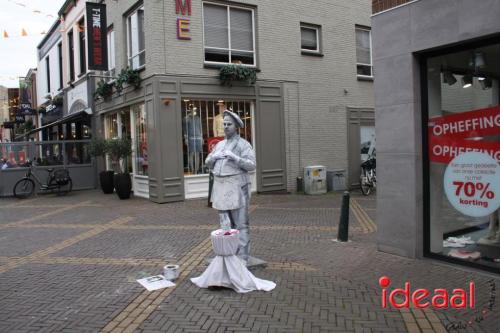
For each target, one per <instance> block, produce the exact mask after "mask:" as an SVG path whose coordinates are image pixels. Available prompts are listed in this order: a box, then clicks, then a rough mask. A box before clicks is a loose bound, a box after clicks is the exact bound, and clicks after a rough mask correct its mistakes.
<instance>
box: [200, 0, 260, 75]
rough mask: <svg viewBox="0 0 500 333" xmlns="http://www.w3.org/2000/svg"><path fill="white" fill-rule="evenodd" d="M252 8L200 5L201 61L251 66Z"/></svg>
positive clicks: (252, 40) (253, 54)
mask: <svg viewBox="0 0 500 333" xmlns="http://www.w3.org/2000/svg"><path fill="white" fill-rule="evenodd" d="M254 30H255V27H254V11H253V9H247V8H240V7H233V6H225V5H216V4H208V3H204V4H203V33H204V49H205V62H210V63H236V64H244V65H250V66H255V43H254Z"/></svg>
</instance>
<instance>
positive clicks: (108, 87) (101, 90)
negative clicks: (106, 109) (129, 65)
mask: <svg viewBox="0 0 500 333" xmlns="http://www.w3.org/2000/svg"><path fill="white" fill-rule="evenodd" d="M113 85H114V83H111V82H110V83H108V82H106V81H104V80H101V81H99V82H97V87H96V88H95V92H94V99H98V98H103V99H106V98H108V97H110V96H111V95H112V94H113Z"/></svg>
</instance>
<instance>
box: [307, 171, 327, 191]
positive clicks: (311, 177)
mask: <svg viewBox="0 0 500 333" xmlns="http://www.w3.org/2000/svg"><path fill="white" fill-rule="evenodd" d="M304 193H305V194H325V193H326V167H325V166H323V165H313V166H307V167H305V168H304Z"/></svg>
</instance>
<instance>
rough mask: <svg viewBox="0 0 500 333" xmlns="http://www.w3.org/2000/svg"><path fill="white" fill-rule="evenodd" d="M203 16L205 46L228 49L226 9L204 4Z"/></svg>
mask: <svg viewBox="0 0 500 333" xmlns="http://www.w3.org/2000/svg"><path fill="white" fill-rule="evenodd" d="M203 15H204V32H205V46H206V47H219V48H229V40H228V31H227V26H228V24H227V23H228V22H227V9H226V7H222V6H213V5H206V4H205V5H204V6H203Z"/></svg>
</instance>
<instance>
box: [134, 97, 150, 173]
mask: <svg viewBox="0 0 500 333" xmlns="http://www.w3.org/2000/svg"><path fill="white" fill-rule="evenodd" d="M132 112H133V113H134V121H135V140H134V141H135V142H134V146H135V149H134V151H135V174H136V175H141V176H147V175H148V140H147V136H146V110H145V109H144V104H140V105H137V106H134V107H132Z"/></svg>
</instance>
